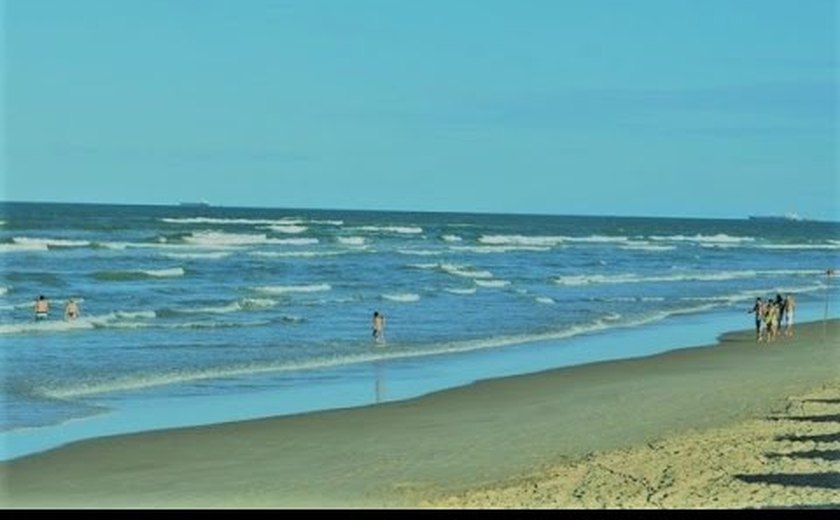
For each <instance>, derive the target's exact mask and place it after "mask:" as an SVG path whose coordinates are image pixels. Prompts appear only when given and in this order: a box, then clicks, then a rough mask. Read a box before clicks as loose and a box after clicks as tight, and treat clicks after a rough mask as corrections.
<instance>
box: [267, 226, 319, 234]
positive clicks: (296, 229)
mask: <svg viewBox="0 0 840 520" xmlns="http://www.w3.org/2000/svg"><path fill="white" fill-rule="evenodd" d="M269 229H271V230H272V231H274V232H275V233H287V234H296V233H303V232H304V231H306V230H307V229H309V228H308V227H306V226H299V225H291V224H288V225H283V226H281V225H279V224H275V225H271V226H269Z"/></svg>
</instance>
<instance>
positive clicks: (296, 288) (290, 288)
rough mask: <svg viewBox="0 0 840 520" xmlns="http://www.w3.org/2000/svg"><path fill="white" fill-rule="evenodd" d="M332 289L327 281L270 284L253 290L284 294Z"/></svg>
mask: <svg viewBox="0 0 840 520" xmlns="http://www.w3.org/2000/svg"><path fill="white" fill-rule="evenodd" d="M331 289H332V286H331V285H330V284H327V283H321V284H311V285H270V286H263V287H255V288H254V290H255V291H258V292H262V293H267V294H286V293H293V292H303V293H309V292H319V291H329V290H331Z"/></svg>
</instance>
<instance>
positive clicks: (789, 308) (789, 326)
mask: <svg viewBox="0 0 840 520" xmlns="http://www.w3.org/2000/svg"><path fill="white" fill-rule="evenodd" d="M795 310H796V298H794V297H793V295H792V294H786V295H785V314H784V317H785V318H784V320H785V336H793V314H794V311H795Z"/></svg>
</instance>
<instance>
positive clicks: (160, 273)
mask: <svg viewBox="0 0 840 520" xmlns="http://www.w3.org/2000/svg"><path fill="white" fill-rule="evenodd" d="M137 272H139V273H143V274H145V275H148V276H153V277H155V278H174V277H176V276H184V273H185V271H184V268H183V267H172V268H170V269H148V270H141V271H137Z"/></svg>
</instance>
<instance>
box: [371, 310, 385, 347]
mask: <svg viewBox="0 0 840 520" xmlns="http://www.w3.org/2000/svg"><path fill="white" fill-rule="evenodd" d="M373 341H375V342H377V343H382V342H383V341H385V316H383V315H382V314H380V313H379V311H375V312H374V313H373Z"/></svg>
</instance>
